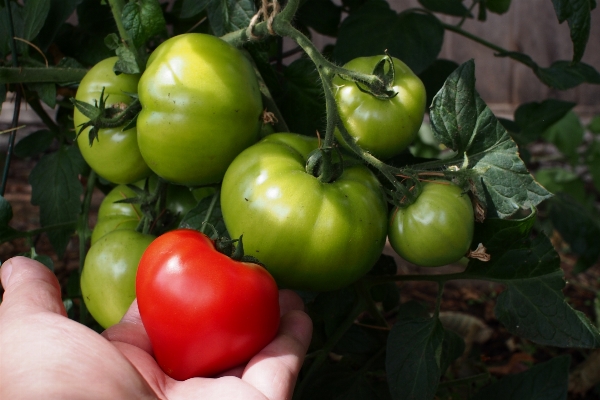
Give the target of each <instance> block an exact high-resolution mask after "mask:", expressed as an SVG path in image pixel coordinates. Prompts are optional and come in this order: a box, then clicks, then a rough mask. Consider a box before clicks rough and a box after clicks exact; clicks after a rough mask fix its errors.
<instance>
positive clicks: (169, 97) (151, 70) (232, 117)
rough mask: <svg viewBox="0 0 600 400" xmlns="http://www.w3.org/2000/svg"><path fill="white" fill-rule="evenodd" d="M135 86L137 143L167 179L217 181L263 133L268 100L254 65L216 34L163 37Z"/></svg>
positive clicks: (198, 182)
mask: <svg viewBox="0 0 600 400" xmlns="http://www.w3.org/2000/svg"><path fill="white" fill-rule="evenodd" d="M138 89H139V99H140V102H141V104H142V111H141V112H140V114H139V116H138V119H137V129H138V143H139V147H140V151H141V153H142V156H143V157H144V160H146V162H147V164H148V165H149V167H150V168H151V169H152V170H153V171H154V172H155V173H156V174H157V175H158V176H160V177H162V178H164V179H166V180H168V181H170V182H174V183H178V184H182V185H190V186H200V185H207V184H211V183H217V182H220V181H221V179H222V178H223V175H224V174H225V170H226V169H227V166H228V165H229V163H231V161H232V160H233V159H234V158H235V156H236V155H237V154H238V153H239V152H241V151H242V150H243V149H245V148H246V147H248V146H250V145H251V144H253V143H254V142H256V141H257V140H258V135H259V132H260V128H261V125H262V121H261V119H260V116H261V114H262V109H263V106H262V98H261V93H260V91H259V87H258V81H257V79H256V75H255V73H254V69H253V68H252V65H251V64H250V62H249V61H248V59H246V58H245V57H244V55H243V54H242V53H241V52H240V51H239V50H238V49H236V48H235V47H233V46H231V45H229V44H228V43H226V42H225V41H223V40H221V39H219V38H217V37H215V36H211V35H206V34H201V33H188V34H183V35H179V36H175V37H172V38H171V39H168V40H167V41H165V42H163V43H162V44H161V45H159V46H158V47H157V48H156V50H154V52H153V53H152V54H151V55H150V58H149V59H148V64H147V68H146V70H145V71H144V73H143V74H142V77H141V79H140V83H139V86H138Z"/></svg>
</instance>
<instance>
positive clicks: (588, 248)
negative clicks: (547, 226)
mask: <svg viewBox="0 0 600 400" xmlns="http://www.w3.org/2000/svg"><path fill="white" fill-rule="evenodd" d="M548 205H549V211H548V214H549V217H550V220H551V221H552V225H553V226H554V229H556V230H557V231H558V233H560V236H561V237H562V239H563V240H564V241H565V242H567V243H568V244H569V247H570V249H571V251H572V252H573V253H575V254H577V255H578V256H579V257H578V260H577V264H576V267H575V272H581V271H584V270H586V269H588V268H589V267H591V266H593V265H594V264H595V263H596V261H598V258H599V257H600V247H599V246H598V238H599V237H600V224H599V223H598V219H597V217H596V216H595V215H593V214H592V213H591V212H590V211H588V210H587V209H586V207H583V206H582V205H581V203H579V202H577V201H575V200H574V199H573V198H572V197H571V196H570V195H569V194H567V193H565V194H560V195H558V196H556V197H555V198H553V199H551V200H550V202H549V204H548Z"/></svg>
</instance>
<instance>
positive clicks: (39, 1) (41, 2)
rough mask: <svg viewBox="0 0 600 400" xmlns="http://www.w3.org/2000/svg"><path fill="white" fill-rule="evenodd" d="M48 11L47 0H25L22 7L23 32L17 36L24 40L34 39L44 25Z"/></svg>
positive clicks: (48, 3)
mask: <svg viewBox="0 0 600 400" xmlns="http://www.w3.org/2000/svg"><path fill="white" fill-rule="evenodd" d="M48 11H50V2H49V1H48V0H27V1H26V2H25V6H24V7H23V22H24V23H23V32H22V36H19V37H20V38H22V39H25V40H33V39H35V37H36V36H37V35H38V33H39V32H40V30H41V29H42V27H43V26H44V21H46V16H47V15H48ZM15 33H16V32H15Z"/></svg>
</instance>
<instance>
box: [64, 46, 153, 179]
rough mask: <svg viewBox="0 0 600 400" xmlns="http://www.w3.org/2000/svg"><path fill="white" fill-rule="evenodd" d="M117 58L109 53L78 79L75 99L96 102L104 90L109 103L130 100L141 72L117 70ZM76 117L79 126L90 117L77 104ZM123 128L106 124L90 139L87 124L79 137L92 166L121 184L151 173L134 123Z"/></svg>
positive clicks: (124, 104)
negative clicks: (142, 152) (122, 72)
mask: <svg viewBox="0 0 600 400" xmlns="http://www.w3.org/2000/svg"><path fill="white" fill-rule="evenodd" d="M117 60H118V58H117V57H110V58H107V59H105V60H103V61H100V62H99V63H97V64H96V65H94V67H92V69H90V70H89V71H88V72H87V74H86V75H85V76H84V77H83V79H82V80H81V82H80V83H79V88H78V89H77V95H76V99H77V100H80V101H84V102H87V103H92V104H93V103H94V102H95V101H98V100H99V99H100V96H101V94H102V93H104V96H105V97H106V96H107V98H106V106H107V107H115V108H121V107H124V106H127V105H128V104H130V103H131V102H132V98H131V97H130V95H129V93H137V86H138V81H139V79H140V76H139V74H138V75H130V74H120V75H117V74H115V72H114V71H113V67H114V65H115V63H116V62H117ZM103 90H104V92H103ZM73 121H74V123H75V127H76V128H77V127H78V126H80V125H81V124H84V123H86V122H88V121H89V118H87V117H86V116H85V115H83V114H82V113H81V111H79V109H77V108H75V111H74V114H73ZM123 128H124V126H118V127H113V128H103V129H100V130H99V131H98V137H97V139H90V137H89V131H90V129H92V128H91V127H87V128H86V129H84V130H83V131H82V132H81V133H80V134H79V136H78V137H77V144H78V145H79V150H81V154H82V155H83V158H84V159H85V161H86V162H87V163H88V164H89V165H90V167H91V168H92V169H93V170H94V171H96V172H97V173H98V175H100V176H101V177H103V178H104V179H107V180H109V181H111V182H114V183H121V184H122V183H132V182H135V181H137V180H139V179H141V178H144V177H145V176H148V175H149V174H150V169H149V168H148V166H147V165H146V163H145V162H144V160H143V158H142V155H141V154H140V151H139V149H138V145H137V132H136V129H135V127H133V128H131V129H127V130H125V131H124V130H123Z"/></svg>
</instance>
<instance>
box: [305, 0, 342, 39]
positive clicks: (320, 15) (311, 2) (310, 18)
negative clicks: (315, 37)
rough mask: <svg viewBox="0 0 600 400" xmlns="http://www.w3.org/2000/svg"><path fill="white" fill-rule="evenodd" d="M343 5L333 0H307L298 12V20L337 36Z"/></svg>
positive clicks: (328, 34) (322, 31)
mask: <svg viewBox="0 0 600 400" xmlns="http://www.w3.org/2000/svg"><path fill="white" fill-rule="evenodd" d="M341 18H342V7H340V6H338V5H337V4H334V2H333V1H331V0H307V1H306V2H304V4H302V6H301V7H300V8H299V9H298V12H297V13H296V18H295V20H296V22H299V23H301V24H304V25H306V26H308V27H311V28H313V29H314V30H315V31H317V32H319V33H322V34H323V35H327V36H336V35H337V32H338V27H339V25H340V20H341Z"/></svg>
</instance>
